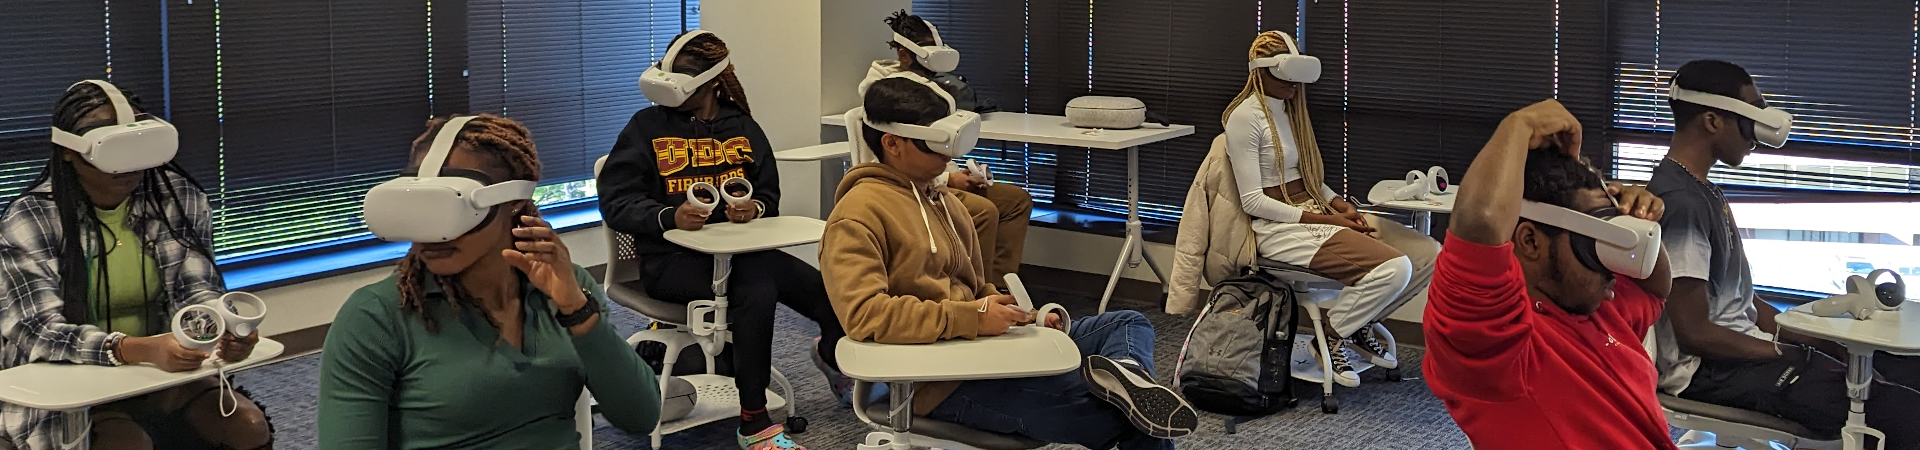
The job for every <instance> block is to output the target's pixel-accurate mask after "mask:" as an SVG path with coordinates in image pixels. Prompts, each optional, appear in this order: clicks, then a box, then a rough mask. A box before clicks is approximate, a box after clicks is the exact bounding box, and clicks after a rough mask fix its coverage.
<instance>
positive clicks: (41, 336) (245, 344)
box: [0, 82, 273, 450]
mask: <svg viewBox="0 0 1920 450" xmlns="http://www.w3.org/2000/svg"><path fill="white" fill-rule="evenodd" d="M122 109H124V111H121V110H122ZM135 120H156V121H157V120H159V119H156V118H153V117H151V116H148V115H147V114H146V110H145V109H143V108H141V107H140V102H139V100H138V99H137V98H135V97H134V96H133V94H132V93H130V92H126V91H123V90H120V89H119V88H116V87H113V85H111V84H108V83H106V82H98V84H96V83H95V82H81V83H77V84H74V85H73V86H70V87H68V88H67V90H66V92H65V93H64V94H62V95H61V96H60V100H59V103H57V104H56V106H55V107H54V110H53V132H54V134H55V136H56V137H55V138H54V145H53V146H52V147H53V154H52V157H50V158H48V159H47V168H46V170H45V171H43V172H41V174H40V177H39V178H38V179H36V180H34V182H33V183H31V184H29V185H28V186H29V187H28V188H27V189H26V190H25V191H23V192H21V193H20V196H19V197H18V198H15V199H14V200H13V202H12V203H10V204H8V205H7V210H6V215H5V216H4V217H0V274H4V275H5V277H6V278H5V280H6V281H5V282H6V285H7V289H6V294H5V296H4V297H0V298H4V300H0V302H4V304H3V305H0V337H4V340H3V341H4V342H5V345H3V346H0V350H3V351H0V369H5V368H12V367H17V366H20V365H22V364H28V363H36V362H61V363H73V364H92V365H100V366H118V365H123V364H142V363H144V364H150V365H153V366H155V367H158V368H160V369H161V370H165V371H168V372H184V371H189V370H198V369H200V368H201V367H202V363H203V362H204V361H206V360H207V358H208V356H209V355H207V354H206V353H205V352H200V351H195V350H190V349H187V348H185V347H182V346H181V345H180V342H179V341H178V340H176V339H174V337H173V333H171V332H170V330H169V329H168V328H169V325H168V324H169V323H170V322H169V320H170V319H171V318H172V317H173V314H174V312H176V311H178V310H179V309H180V308H182V307H186V306H188V305H195V304H199V303H202V302H206V301H209V300H215V299H218V298H220V296H221V295H224V294H225V293H226V292H225V291H226V282H224V281H221V278H220V270H219V268H218V267H216V266H215V265H214V260H213V252H212V247H213V208H212V207H211V206H209V205H208V204H207V194H206V192H204V191H202V190H201V189H200V185H199V184H198V183H195V182H194V181H193V178H191V177H189V176H187V173H186V171H185V170H183V169H181V168H180V166H179V165H177V164H174V163H173V162H171V161H172V159H173V154H174V152H175V149H174V148H172V147H173V146H172V145H168V146H167V148H152V149H140V148H135V149H128V148H125V147H116V148H114V149H113V150H130V151H131V152H130V153H119V154H116V155H105V154H99V155H100V157H101V158H103V159H102V160H100V161H90V160H89V158H88V157H87V155H83V154H81V153H78V151H81V150H91V143H89V142H88V139H87V138H86V137H84V136H86V135H87V133H88V132H90V131H93V130H96V129H100V128H103V127H112V126H115V125H119V124H127V123H132V122H134V121H135ZM169 127H170V126H169ZM169 144H172V143H169ZM159 153H165V155H164V156H156V155H157V154H159ZM130 155H131V156H135V157H134V158H124V157H125V156H130ZM142 159H145V160H148V162H141V161H140V160H142ZM96 163H97V164H99V165H96ZM82 255H85V256H82ZM259 341H260V336H259V334H258V333H255V334H252V335H249V336H247V337H245V338H238V337H235V336H233V335H232V334H228V335H227V336H225V337H223V338H222V339H221V340H220V343H219V346H218V348H217V349H216V350H217V352H218V353H219V357H220V359H223V360H226V361H240V360H244V359H246V358H247V356H249V355H251V354H252V353H253V346H254V344H255V343H258V342H259ZM56 416H57V414H56V413H54V412H51V411H42V410H37V409H29V408H25V407H20V406H16V405H13V404H3V405H0V417H5V420H0V423H4V424H5V426H4V427H3V428H0V433H4V434H5V442H0V444H10V445H0V447H8V448H19V449H23V450H42V449H54V448H58V447H57V445H58V443H57V441H56V437H57V435H58V433H59V431H58V430H59V428H60V427H61V426H63V423H62V422H64V420H62V419H60V418H57V417H56ZM89 419H90V421H91V422H92V423H91V424H90V425H84V424H83V425H81V426H83V427H90V429H91V431H90V432H89V436H90V437H89V439H91V440H92V446H93V448H94V449H96V450H112V449H154V448H162V449H167V448H203V447H222V448H237V449H252V448H272V447H273V434H272V431H271V427H269V425H268V424H267V419H266V415H265V414H264V413H263V412H261V410H260V408H259V406H257V405H255V404H254V403H253V402H252V401H251V400H248V399H247V395H246V394H245V391H244V390H241V391H238V392H236V393H235V396H234V397H228V396H227V395H226V394H224V393H222V389H221V388H220V380H217V379H215V378H213V377H206V378H201V379H198V380H195V381H192V382H189V383H187V384H185V385H181V386H180V387H175V388H170V389H166V390H161V391H158V392H154V393H151V394H147V395H142V396H139V397H134V398H130V399H126V400H121V401H117V402H113V403H108V404H104V405H97V406H94V407H93V408H92V412H91V414H89Z"/></svg>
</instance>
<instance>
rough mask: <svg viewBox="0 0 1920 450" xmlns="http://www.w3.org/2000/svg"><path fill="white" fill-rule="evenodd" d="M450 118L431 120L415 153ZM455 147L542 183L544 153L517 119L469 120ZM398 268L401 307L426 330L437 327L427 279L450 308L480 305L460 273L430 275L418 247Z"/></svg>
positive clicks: (515, 176) (533, 211)
mask: <svg viewBox="0 0 1920 450" xmlns="http://www.w3.org/2000/svg"><path fill="white" fill-rule="evenodd" d="M448 120H449V118H434V119H432V120H429V121H427V132H425V133H421V134H420V137H416V138H414V139H413V154H414V155H421V154H425V153H426V152H427V150H428V149H430V148H432V147H433V138H434V136H435V135H437V134H439V133H440V127H442V126H445V125H446V124H447V121H448ZM453 145H454V147H453V148H454V149H455V150H458V149H461V148H465V149H467V150H468V151H471V152H474V153H475V154H479V155H486V156H487V157H488V158H490V159H492V163H491V164H492V166H493V168H494V169H496V170H497V171H498V172H500V173H506V174H507V178H508V179H509V180H528V181H540V154H539V152H537V151H536V150H535V149H534V146H533V137H532V133H530V132H528V131H527V127H526V126H524V125H521V124H520V122H516V121H514V120H513V119H508V118H505V117H500V116H496V115H493V114H481V115H480V116H479V117H475V118H474V119H473V120H471V121H468V122H467V126H466V127H465V128H463V129H461V130H460V134H459V135H458V136H456V137H454V144H453ZM496 181H506V180H496ZM496 208H497V207H496ZM494 213H495V214H498V213H499V211H498V210H495V211H494ZM519 214H520V215H528V216H536V217H537V216H539V215H540V211H539V210H538V208H536V207H533V206H531V205H529V206H528V208H527V210H525V211H521V212H520V213H519ZM510 220H511V219H510ZM487 221H488V222H491V221H493V216H492V215H489V216H488V219H487ZM398 270H399V272H400V274H399V280H398V281H399V290H400V307H401V308H402V309H405V310H407V311H408V312H410V313H413V314H415V315H418V316H420V320H422V321H424V322H426V325H427V330H428V331H438V330H439V324H438V323H437V322H436V321H435V320H434V319H433V314H431V313H430V312H428V311H427V310H428V309H429V305H428V304H427V300H426V296H425V294H424V293H423V292H421V289H423V288H424V287H425V285H424V283H423V281H425V277H434V281H435V282H436V283H437V284H439V285H440V289H441V290H442V292H445V293H446V296H447V299H448V304H450V305H452V306H453V307H454V308H456V309H458V308H460V307H462V306H471V307H475V308H478V307H479V304H478V302H477V301H476V300H474V298H473V296H472V295H469V294H468V293H467V290H466V287H465V286H464V285H462V284H460V275H459V274H454V275H448V276H440V275H435V274H434V273H433V272H429V271H428V270H427V261H426V259H425V258H422V257H421V256H420V249H419V247H417V246H416V247H415V248H414V249H413V250H411V251H408V252H407V256H406V257H404V258H401V259H400V268H399V269H398Z"/></svg>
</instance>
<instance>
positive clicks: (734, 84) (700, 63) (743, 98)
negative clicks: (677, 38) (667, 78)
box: [669, 33, 753, 115]
mask: <svg viewBox="0 0 1920 450" xmlns="http://www.w3.org/2000/svg"><path fill="white" fill-rule="evenodd" d="M680 54H682V55H688V56H692V57H693V70H694V71H695V72H696V73H697V72H705V71H706V70H707V69H711V68H713V65H714V64H718V63H719V62H720V60H723V59H727V55H730V54H732V52H731V51H729V50H727V43H726V42H725V41H721V40H720V37H719V36H715V35H714V34H713V33H706V34H702V35H699V36H694V37H693V38H692V39H688V40H687V43H686V44H685V45H682V46H680ZM669 64H672V62H669ZM714 80H717V81H719V82H720V92H719V94H720V99H721V100H726V101H730V102H733V105H734V106H738V107H740V111H742V112H745V113H747V114H748V115H752V114H753V109H752V108H749V107H748V106H747V89H746V87H744V86H741V85H740V77H739V76H737V75H734V73H733V63H727V68H726V69H725V70H721V71H720V76H717V77H714Z"/></svg>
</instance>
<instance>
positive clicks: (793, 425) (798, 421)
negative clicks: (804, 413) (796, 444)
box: [787, 417, 807, 434]
mask: <svg viewBox="0 0 1920 450" xmlns="http://www.w3.org/2000/svg"><path fill="white" fill-rule="evenodd" d="M805 432H807V418H805V417H788V418H787V433H791V434H800V433H805Z"/></svg>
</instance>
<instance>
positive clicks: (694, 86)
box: [640, 30, 733, 108]
mask: <svg viewBox="0 0 1920 450" xmlns="http://www.w3.org/2000/svg"><path fill="white" fill-rule="evenodd" d="M703 34H713V32H711V31H707V30H693V31H690V32H687V34H685V35H682V36H680V39H678V40H675V41H673V45H672V46H669V47H667V54H666V55H665V56H663V57H661V58H660V61H659V62H656V63H654V64H653V65H652V66H649V67H647V71H646V73H643V74H641V75H640V94H641V95H645V96H646V97H647V100H650V101H652V102H653V103H654V104H658V105H661V106H666V107H668V108H672V107H677V106H680V105H681V104H684V103H686V102H687V97H692V96H693V91H696V90H699V89H700V86H705V85H706V84H707V82H708V81H713V77H717V76H720V72H725V71H726V70H727V66H730V65H732V64H733V58H732V57H727V58H725V59H721V60H720V62H716V63H713V67H708V68H707V70H706V71H704V72H700V74H698V75H687V74H684V73H679V72H674V71H673V61H674V59H675V58H678V57H679V56H680V47H681V46H683V45H686V43H687V41H691V40H693V38H694V37H696V36H700V35H703Z"/></svg>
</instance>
